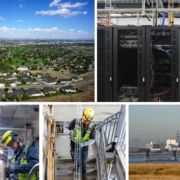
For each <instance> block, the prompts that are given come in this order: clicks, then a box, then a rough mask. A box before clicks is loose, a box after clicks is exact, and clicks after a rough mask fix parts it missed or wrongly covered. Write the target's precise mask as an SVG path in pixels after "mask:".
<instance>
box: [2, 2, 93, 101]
mask: <svg viewBox="0 0 180 180" xmlns="http://www.w3.org/2000/svg"><path fill="white" fill-rule="evenodd" d="M41 2H42V3H38V4H37V5H36V6H32V2H30V1H27V0H17V1H16V2H14V3H12V4H11V6H10V7H9V8H10V9H9V11H15V12H16V13H15V14H11V13H7V12H6V11H4V8H5V7H6V6H7V7H8V6H9V5H8V2H6V1H4V2H3V9H2V8H1V7H0V10H2V11H1V14H0V101H5V102H11V101H12V102H18V101H31V102H44V101H48V102H51V101H52V102H53V101H56V102H92V101H94V68H95V67H94V64H95V63H94V14H93V13H94V2H83V1H82V2H65V1H63V0H62V1H61V0H45V1H41ZM44 9H46V11H45V10H44ZM48 9H49V10H48ZM59 22H61V23H59ZM77 22H78V23H77Z"/></svg>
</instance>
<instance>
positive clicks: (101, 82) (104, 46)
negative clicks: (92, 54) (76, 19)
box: [97, 26, 113, 102]
mask: <svg viewBox="0 0 180 180" xmlns="http://www.w3.org/2000/svg"><path fill="white" fill-rule="evenodd" d="M112 38H113V36H112V27H105V26H102V27H98V29H97V101H98V102H107V101H113V99H112V61H113V59H112V58H113V57H112Z"/></svg>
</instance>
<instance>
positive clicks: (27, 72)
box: [23, 71, 31, 76]
mask: <svg viewBox="0 0 180 180" xmlns="http://www.w3.org/2000/svg"><path fill="white" fill-rule="evenodd" d="M23 74H25V75H27V76H30V75H31V72H30V71H24V72H23Z"/></svg>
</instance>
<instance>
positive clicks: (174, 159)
mask: <svg viewBox="0 0 180 180" xmlns="http://www.w3.org/2000/svg"><path fill="white" fill-rule="evenodd" d="M172 161H177V158H176V150H173V157H172Z"/></svg>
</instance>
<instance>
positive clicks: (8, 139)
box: [1, 131, 17, 146]
mask: <svg viewBox="0 0 180 180" xmlns="http://www.w3.org/2000/svg"><path fill="white" fill-rule="evenodd" d="M14 136H17V134H14V133H13V132H12V131H7V132H6V133H5V134H4V135H3V137H2V141H1V143H2V144H4V145H5V146H8V145H9V144H10V143H11V142H12V141H14Z"/></svg>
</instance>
